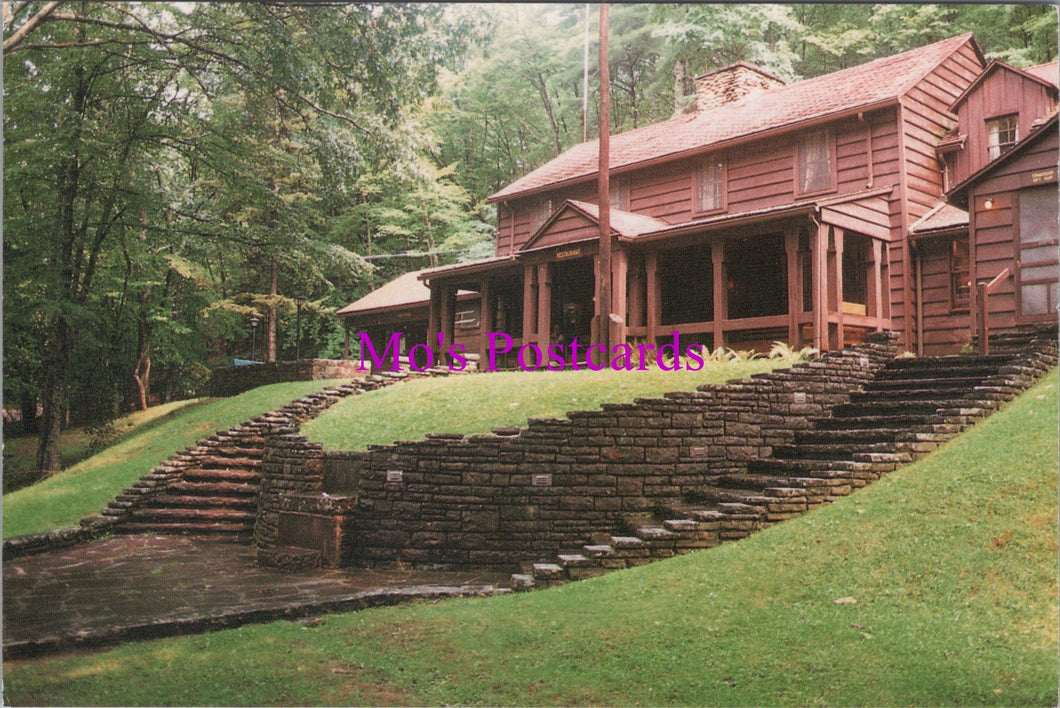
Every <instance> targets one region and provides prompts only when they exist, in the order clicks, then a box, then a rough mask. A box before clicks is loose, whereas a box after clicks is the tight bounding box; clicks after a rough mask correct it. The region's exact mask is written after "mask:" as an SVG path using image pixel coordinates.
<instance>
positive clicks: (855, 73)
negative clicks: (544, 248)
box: [489, 34, 978, 202]
mask: <svg viewBox="0 0 1060 708" xmlns="http://www.w3.org/2000/svg"><path fill="white" fill-rule="evenodd" d="M974 41H975V40H974V39H973V38H972V35H971V34H964V35H961V36H959V37H952V38H950V39H947V40H943V41H941V42H937V43H935V44H931V45H928V46H926V47H921V48H919V49H914V50H911V51H908V52H903V53H902V54H896V55H895V56H891V57H885V58H883V59H877V60H876V61H873V62H869V63H868V64H862V65H860V66H855V67H852V68H850V69H844V70H842V71H837V72H835V73H832V74H827V75H825V76H819V77H817V78H813V79H807V80H805V81H800V82H798V83H795V84H791V85H789V86H781V87H778V88H775V89H770V90H768V91H763V92H761V93H757V94H752V95H750V96H746V97H744V98H742V99H740V100H738V101H734V102H732V103H730V104H727V105H724V106H720V107H718V108H715V109H713V110H709V111H703V112H700V113H694V114H689V115H684V116H680V117H678V118H673V119H671V120H668V121H664V122H662V123H655V124H653V125H649V126H645V127H643V128H638V129H636V130H631V131H629V132H626V133H620V134H618V135H613V136H611V169H612V170H617V169H620V168H623V167H628V166H632V165H636V164H639V163H644V162H649V161H654V160H658V159H660V158H665V157H668V156H676V155H679V154H681V153H687V152H693V151H703V150H705V149H707V148H710V147H712V146H720V145H722V144H724V143H726V142H729V141H732V140H736V139H739V138H742V137H746V136H750V135H754V134H757V133H764V132H767V131H775V130H780V129H784V128H789V127H793V126H795V125H798V124H802V123H805V122H809V121H814V120H818V119H822V118H827V117H828V116H832V115H839V114H842V113H846V112H850V111H856V110H858V109H863V108H869V107H871V106H875V105H882V104H886V103H890V102H893V101H895V100H897V99H898V97H899V96H901V95H903V94H904V93H905V92H906V91H908V90H909V89H911V88H912V87H913V86H914V85H915V84H916V83H918V82H919V81H920V80H921V79H923V78H924V77H925V76H926V75H927V74H928V73H929V72H931V71H932V70H933V69H934V68H935V67H936V66H938V65H939V64H940V63H941V62H942V61H943V60H944V59H946V57H948V56H950V55H951V54H952V53H953V52H955V51H956V50H957V49H959V48H960V47H961V46H962V45H964V44H965V43H967V42H972V43H973V45H974ZM976 51H977V52H978V48H977V49H976ZM598 154H599V141H596V140H594V141H591V142H587V143H581V144H579V145H575V146H574V147H572V148H570V149H569V150H567V151H566V152H564V153H563V154H562V155H560V156H559V157H557V158H555V159H554V160H552V161H550V162H548V163H546V164H545V165H542V166H541V167H539V168H537V169H536V170H534V171H533V172H531V173H529V174H527V175H525V176H523V177H521V178H520V179H517V180H516V181H515V182H512V183H511V184H509V185H508V186H507V187H505V188H504V189H502V190H500V191H499V192H497V193H496V194H494V195H492V196H491V197H490V198H489V201H491V202H497V201H502V200H505V199H509V198H511V197H514V196H517V195H523V194H528V193H532V192H536V191H542V190H544V189H546V188H549V187H551V186H554V185H558V184H560V183H564V182H569V181H577V180H581V179H585V178H589V177H592V176H593V175H595V174H596V168H597V159H598Z"/></svg>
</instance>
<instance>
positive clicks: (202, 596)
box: [3, 535, 508, 658]
mask: <svg viewBox="0 0 1060 708" xmlns="http://www.w3.org/2000/svg"><path fill="white" fill-rule="evenodd" d="M507 579H508V576H505V575H502V574H499V573H494V574H486V573H478V574H476V573H472V572H465V573H452V572H444V573H443V572H424V571H404V570H359V569H347V568H343V569H338V570H316V571H307V572H300V573H288V572H285V571H280V570H273V569H270V568H262V567H260V566H259V565H258V564H257V561H256V559H255V551H254V548H253V547H252V546H249V545H243V544H235V543H231V542H223V541H215V540H210V539H203V538H196V537H188V536H155V535H139V536H114V537H111V538H107V539H104V540H101V541H97V542H95V543H91V544H88V545H83V546H77V547H74V548H65V549H62V550H57V551H51V552H48V553H42V554H38V555H33V556H26V557H23V558H14V559H11V560H10V561H6V562H5V563H4V566H3V582H4V585H3V603H4V604H3V619H4V621H3V647H4V657H5V658H15V657H19V656H30V655H34V654H40V653H45V652H54V651H63V650H68V649H73V648H77V647H84V646H89V645H96V644H105V643H113V642H117V641H122V640H128V639H142V638H148V637H160V636H167V635H174V634H189V633H195V632H203V631H207V630H211V629H220V628H223V627H234V626H238V625H242V624H247V623H250V622H265V621H271V620H275V619H283V618H288V619H290V618H298V617H306V616H311V615H316V614H322V613H325V612H335V611H342V610H356V609H362V608H366V607H374V606H379V605H390V604H397V603H400V602H406V601H408V600H410V599H417V598H440V597H452V596H460V595H491V594H495V593H501V592H507V590H506V589H504V588H501V587H498V586H499V584H500V583H506V582H507Z"/></svg>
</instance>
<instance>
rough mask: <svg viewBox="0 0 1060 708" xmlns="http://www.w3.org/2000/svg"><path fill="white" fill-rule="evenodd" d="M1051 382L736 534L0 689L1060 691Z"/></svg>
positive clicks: (478, 695)
mask: <svg viewBox="0 0 1060 708" xmlns="http://www.w3.org/2000/svg"><path fill="white" fill-rule="evenodd" d="M1057 384H1058V379H1057V374H1056V373H1055V372H1054V373H1052V374H1051V375H1049V377H1048V378H1047V379H1046V380H1045V381H1044V382H1043V383H1042V384H1039V386H1037V387H1036V388H1033V389H1031V391H1029V392H1028V393H1027V394H1025V395H1024V396H1023V397H1022V398H1021V399H1019V400H1018V401H1016V402H1014V403H1012V404H1011V405H1010V406H1009V407H1008V408H1007V409H1006V410H1003V411H1001V412H1000V413H998V414H997V415H995V416H994V417H992V418H990V419H989V420H987V421H985V422H982V423H980V424H978V425H977V426H976V427H975V428H973V429H972V430H971V431H970V432H968V433H966V434H965V435H962V436H961V437H960V438H958V439H957V440H955V441H953V442H951V443H949V444H948V445H946V446H945V447H944V448H942V449H941V450H939V451H938V452H936V453H934V454H933V455H931V456H930V457H928V458H927V459H925V460H921V461H920V462H917V463H916V464H914V465H910V466H908V467H906V468H903V469H901V470H898V471H896V472H893V473H891V475H889V476H888V477H887V478H886V479H884V480H881V481H879V482H877V483H875V484H873V485H872V486H870V487H868V488H866V489H863V490H860V491H858V492H856V493H855V494H854V495H853V496H850V497H847V498H845V499H841V500H839V501H837V502H835V503H834V504H831V505H829V506H827V507H825V508H822V509H818V510H816V511H814V512H811V513H809V514H807V515H805V516H803V517H801V518H799V519H793V520H791V521H786V522H784V523H782V524H778V525H776V526H773V527H771V528H769V529H767V530H765V531H762V532H761V533H758V534H756V535H754V536H752V537H750V538H747V539H744V540H742V541H739V542H736V543H729V544H725V545H722V546H720V547H718V548H714V549H710V550H706V551H699V552H695V553H691V554H688V555H685V556H681V557H679V558H674V559H671V560H666V561H661V562H657V563H653V564H650V565H647V566H643V567H640V568H634V569H629V570H624V571H615V572H612V573H610V574H608V575H605V576H603V577H600V578H594V579H591V580H585V581H581V582H579V583H573V584H569V585H565V586H562V587H559V588H553V589H550V590H544V591H538V592H532V593H527V594H519V595H514V596H508V597H499V598H491V599H468V600H458V601H448V602H443V603H431V604H419V605H411V606H405V607H394V608H385V609H377V610H366V611H363V612H359V613H352V614H345V615H329V616H326V617H323V618H322V619H321V621H319V622H317V623H315V624H314V625H313V626H309V625H308V624H306V623H301V622H274V623H271V624H265V625H256V626H247V627H243V628H240V629H235V630H225V631H221V632H213V633H208V634H203V635H199V636H194V637H182V638H175V639H166V640H159V641H151V642H139V643H131V644H128V645H125V646H122V647H118V648H115V649H110V650H104V651H98V652H93V653H87V654H86V653H82V654H79V655H77V656H66V657H49V658H43V659H38V660H34V661H30V662H23V663H21V664H19V665H17V666H12V667H5V668H6V670H5V675H4V679H5V691H6V695H7V698H8V700H9V701H11V702H12V703H16V704H24V705H25V704H48V705H73V704H77V705H82V704H84V703H86V702H88V703H98V704H107V705H159V704H168V703H179V704H182V705H218V704H227V705H281V704H282V705H291V704H314V705H369V704H371V705H384V704H387V705H389V704H395V705H443V704H445V705H450V704H461V705H526V704H528V703H533V704H535V705H605V704H606V705H635V704H650V705H663V704H667V705H794V706H805V705H962V706H965V705H999V706H1012V705H1053V704H1054V703H1055V702H1056V686H1057V663H1056V653H1057V632H1058V625H1057V599H1056V587H1057V580H1058V577H1057V567H1056V538H1057V496H1056V495H1057V487H1056V484H1057V474H1056V427H1057V415H1058V412H1057V401H1058V396H1057ZM847 598H850V599H847ZM837 600H843V602H842V603H837V602H836V601H837ZM851 600H852V601H851ZM189 674H190V675H194V676H195V680H194V681H189V680H188V676H189Z"/></svg>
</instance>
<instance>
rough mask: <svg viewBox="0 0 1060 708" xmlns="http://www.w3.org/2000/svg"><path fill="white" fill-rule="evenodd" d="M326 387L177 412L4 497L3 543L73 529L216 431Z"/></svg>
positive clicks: (269, 391) (292, 388) (301, 384)
mask: <svg viewBox="0 0 1060 708" xmlns="http://www.w3.org/2000/svg"><path fill="white" fill-rule="evenodd" d="M329 383H333V382H328V381H297V382H293V383H283V384H274V385H272V386H262V387H261V388H257V389H254V390H253V391H248V392H247V393H244V394H241V395H239V396H233V397H231V398H224V399H219V400H216V401H212V402H209V403H205V404H203V405H198V406H191V407H185V408H181V409H179V410H176V411H174V412H172V413H171V414H170V415H171V417H169V416H167V418H166V419H165V420H164V421H158V422H157V423H156V424H154V425H152V426H150V427H149V428H148V429H145V430H143V431H142V432H136V433H134V434H132V435H131V436H129V437H126V438H125V439H123V440H122V441H121V442H119V443H117V444H115V445H113V446H111V447H109V448H107V449H106V450H104V451H102V452H100V453H98V454H96V455H93V456H92V457H90V458H88V459H87V460H84V461H82V462H80V463H78V464H76V465H74V466H73V467H71V468H70V469H68V470H65V471H63V472H60V473H59V474H56V475H53V476H52V477H49V478H48V479H45V480H43V481H41V482H38V483H37V484H34V485H33V486H31V487H26V488H24V489H19V490H17V491H14V492H11V493H10V494H5V495H4V498H3V515H4V526H3V528H4V537H5V538H9V537H11V536H19V535H22V534H27V533H37V532H40V531H48V530H51V529H57V528H62V527H64V526H75V525H76V524H77V523H78V521H79V520H80V519H81V518H82V517H84V516H88V515H90V514H98V513H99V511H100V509H102V508H103V507H104V506H106V505H107V504H108V503H109V502H110V500H111V499H113V498H114V496H115V495H116V494H118V493H120V492H121V490H123V489H125V488H126V487H128V486H129V485H131V484H132V483H133V482H135V481H136V480H137V479H139V478H140V477H141V476H143V475H145V474H147V472H148V471H149V470H150V469H151V467H153V466H155V465H157V464H159V463H160V462H162V461H163V460H165V459H166V458H167V457H169V456H170V455H172V454H174V453H176V452H179V451H180V450H183V449H184V448H185V447H187V446H188V445H191V444H192V443H194V442H195V441H196V440H199V439H202V438H205V437H208V436H209V435H211V434H212V433H214V432H215V431H217V430H224V429H225V428H230V427H232V426H233V425H236V424H238V423H241V422H243V421H245V420H249V419H250V418H253V417H254V416H257V415H261V414H262V413H264V412H265V411H267V410H271V409H273V408H278V407H279V406H282V405H284V404H285V403H287V402H289V401H291V400H292V399H295V398H298V397H300V396H304V395H306V394H307V393H312V392H313V391H319V390H320V389H322V388H324V387H326V386H327V385H328V384H329Z"/></svg>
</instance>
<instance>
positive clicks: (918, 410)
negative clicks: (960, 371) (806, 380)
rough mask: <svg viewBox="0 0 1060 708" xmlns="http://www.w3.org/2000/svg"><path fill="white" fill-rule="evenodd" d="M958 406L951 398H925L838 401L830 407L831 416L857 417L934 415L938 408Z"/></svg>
mask: <svg viewBox="0 0 1060 708" xmlns="http://www.w3.org/2000/svg"><path fill="white" fill-rule="evenodd" d="M955 407H959V406H957V405H956V404H955V402H954V401H952V400H945V399H939V398H934V399H927V400H922V401H873V402H871V403H865V402H861V403H840V404H839V405H838V406H836V407H835V408H833V409H832V417H833V418H859V417H864V416H879V415H934V414H935V412H936V411H938V410H939V409H948V408H955Z"/></svg>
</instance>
